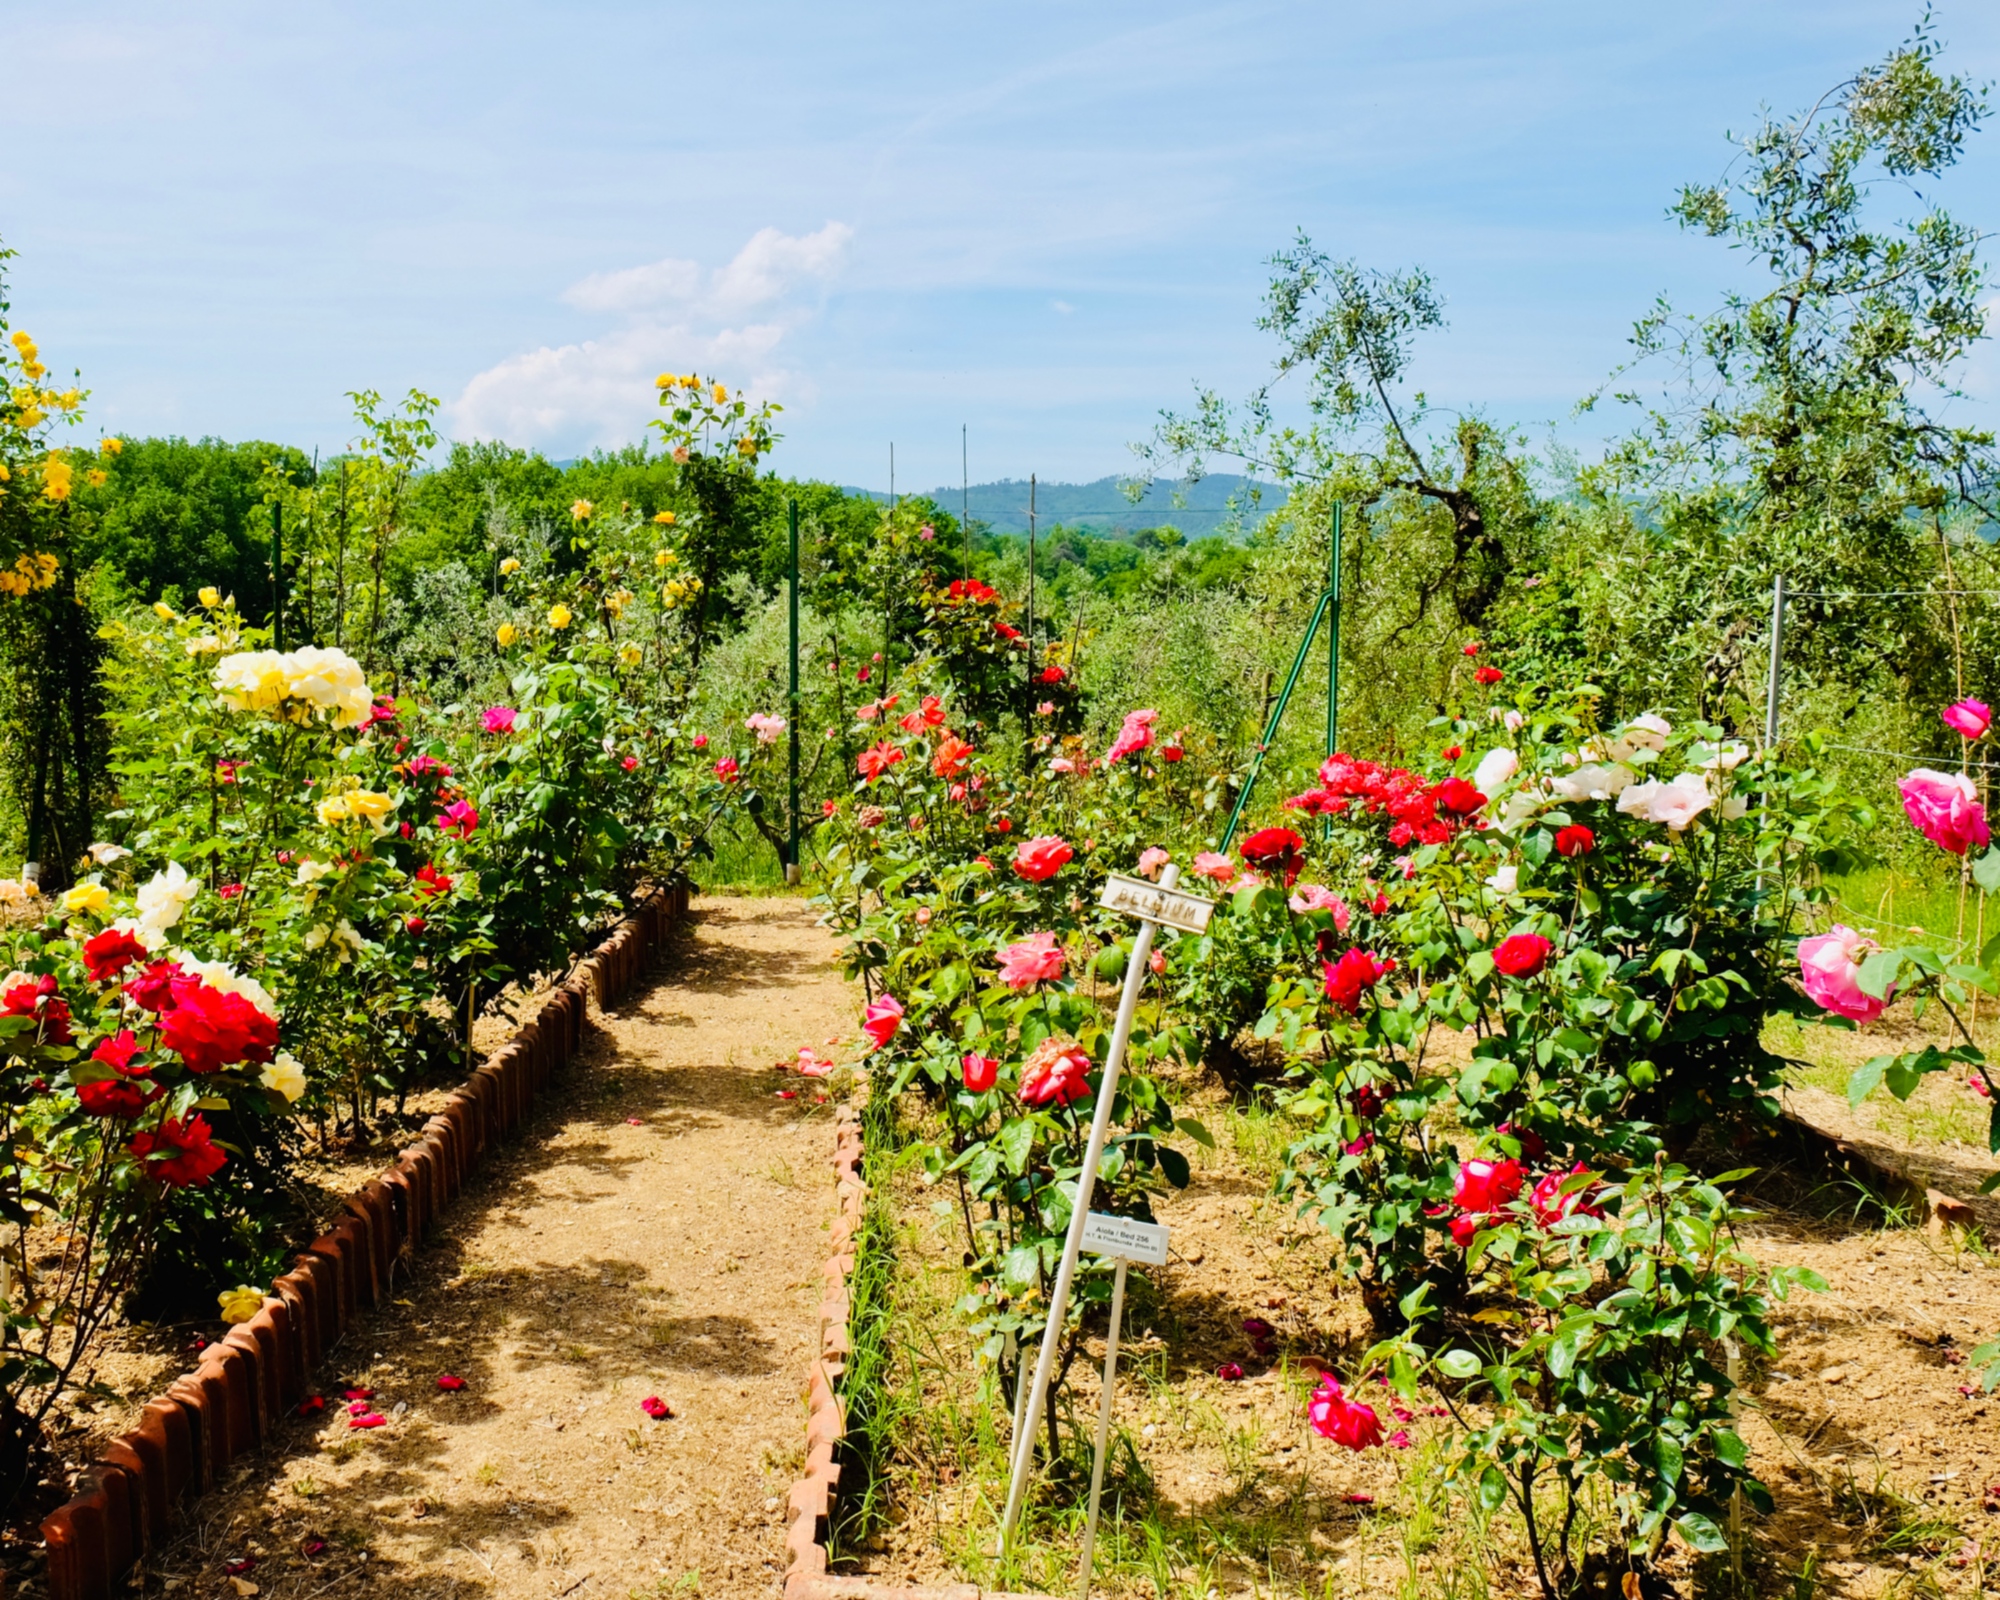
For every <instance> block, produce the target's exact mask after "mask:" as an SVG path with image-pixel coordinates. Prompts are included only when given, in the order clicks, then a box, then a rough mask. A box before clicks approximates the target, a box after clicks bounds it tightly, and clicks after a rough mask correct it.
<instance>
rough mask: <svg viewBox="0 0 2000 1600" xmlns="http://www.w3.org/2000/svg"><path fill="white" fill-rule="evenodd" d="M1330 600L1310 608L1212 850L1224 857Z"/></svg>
mask: <svg viewBox="0 0 2000 1600" xmlns="http://www.w3.org/2000/svg"><path fill="white" fill-rule="evenodd" d="M1332 598H1333V596H1332V595H1330V594H1322V595H1321V596H1320V597H1319V604H1318V605H1316V606H1314V607H1313V614H1312V621H1310V622H1308V623H1307V624H1306V633H1305V637H1304V638H1303V639H1301V640H1300V641H1299V653H1298V654H1297V655H1296V656H1294V657H1293V658H1292V670H1291V672H1290V674H1289V675H1288V676H1287V677H1286V679H1285V687H1284V690H1283V692H1282V693H1280V694H1279V696H1278V703H1277V704H1276V705H1275V706H1273V707H1272V708H1271V720H1270V722H1269V723H1267V724H1266V725H1265V728H1264V737H1263V738H1262V739H1261V740H1259V741H1258V744H1257V754H1256V755H1255V756H1254V757H1252V758H1251V762H1250V775H1249V776H1248V777H1247V778H1245V779H1244V780H1243V790H1242V792H1241V793H1240V794H1238V795H1237V797H1236V809H1235V810H1233V811H1231V812H1230V813H1229V826H1228V827H1227V828H1225V829H1224V830H1223V833H1222V843H1221V844H1219V845H1217V846H1216V848H1217V849H1218V850H1220V851H1221V852H1222V853H1223V854H1224V855H1227V854H1228V853H1229V841H1230V840H1231V839H1234V838H1235V837H1236V824H1237V823H1239V822H1241V821H1242V820H1243V810H1244V807H1246V806H1248V805H1249V804H1250V791H1251V790H1253V789H1255V788H1256V787H1257V775H1258V774H1259V773H1260V772H1262V771H1263V770H1264V752H1265V751H1267V750H1269V749H1270V748H1271V741H1272V740H1273V739H1275V738H1276V737H1277V736H1278V724H1279V723H1280V722H1281V721H1282V720H1283V719H1284V715H1285V707H1286V706H1288V705H1290V704H1291V701H1292V691H1293V690H1294V689H1296V688H1297V687H1298V686H1299V674H1300V673H1302V672H1303V671H1305V667H1306V656H1307V655H1308V654H1309V653H1310V652H1311V650H1312V646H1313V640H1315V639H1317V638H1318V637H1319V619H1320V618H1321V617H1323V616H1325V615H1326V612H1327V602H1328V601H1329V600H1331V599H1332Z"/></svg>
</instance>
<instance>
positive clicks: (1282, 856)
mask: <svg viewBox="0 0 2000 1600" xmlns="http://www.w3.org/2000/svg"><path fill="white" fill-rule="evenodd" d="M1243 859H1244V861H1245V862H1247V863H1248V864H1249V865H1250V866H1251V867H1252V868H1254V869H1255V870H1256V871H1258V872H1260V873H1262V874H1263V875H1264V876H1265V877H1267V878H1269V877H1276V876H1278V875H1279V874H1283V876H1284V880H1285V887H1286V888H1287V889H1289V888H1291V886H1292V885H1293V884H1295V883H1297V882H1298V879H1299V873H1300V871H1301V870H1303V868H1304V867H1305V864H1306V842H1305V840H1303V839H1301V838H1300V837H1299V836H1298V835H1297V834H1296V833H1294V832H1292V830H1291V829H1290V828H1260V829H1258V830H1257V832H1255V833H1253V834H1251V835H1250V837H1249V838H1247V839H1245V840H1244V841H1243Z"/></svg>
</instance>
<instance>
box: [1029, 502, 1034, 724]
mask: <svg viewBox="0 0 2000 1600" xmlns="http://www.w3.org/2000/svg"><path fill="white" fill-rule="evenodd" d="M1034 694H1035V475H1034V474H1033V473H1032V472H1031V473H1029V474H1028V698H1029V699H1031V700H1032V699H1033V698H1034Z"/></svg>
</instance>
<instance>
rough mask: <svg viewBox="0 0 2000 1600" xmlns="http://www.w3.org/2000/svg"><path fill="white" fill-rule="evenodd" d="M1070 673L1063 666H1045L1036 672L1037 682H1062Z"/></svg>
mask: <svg viewBox="0 0 2000 1600" xmlns="http://www.w3.org/2000/svg"><path fill="white" fill-rule="evenodd" d="M1067 676H1068V674H1067V673H1065V672H1064V671H1063V669H1062V668H1061V667H1044V668H1042V670H1041V671H1040V672H1038V673H1036V674H1035V681H1036V682H1037V683H1061V682H1062V681H1063V679H1064V678H1065V677H1067Z"/></svg>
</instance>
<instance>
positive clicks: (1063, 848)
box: [1000, 817, 1076, 883]
mask: <svg viewBox="0 0 2000 1600" xmlns="http://www.w3.org/2000/svg"><path fill="white" fill-rule="evenodd" d="M1000 820H1001V822H1003V823H1004V822H1006V820H1007V819H1006V818H1005V817H1002V818H1001V819H1000ZM1010 826H1011V824H1010ZM1001 831H1002V832H1005V831H1006V830H1005V828H1003V829H1002V830H1001ZM1075 854H1076V852H1075V851H1074V850H1072V849H1070V847H1069V846H1068V845H1067V844H1066V843H1064V842H1063V841H1062V840H1061V839H1059V838H1056V837H1055V836H1054V835H1053V834H1044V835H1042V836H1041V837H1040V838H1036V839H1025V840H1023V841H1022V843H1021V847H1020V848H1019V849H1018V850H1016V851H1015V852H1014V870H1015V871H1016V872H1018V873H1019V874H1020V875H1021V876H1022V877H1024V878H1026V879H1027V880H1028V881H1029V882H1030V883H1046V882H1047V881H1048V880H1049V879H1050V878H1053V877H1054V876H1055V875H1056V874H1057V873H1058V872H1060V871H1062V869H1063V866H1064V864H1065V863H1066V862H1067V861H1068V860H1069V858H1070V857H1071V856H1073V855H1075Z"/></svg>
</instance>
